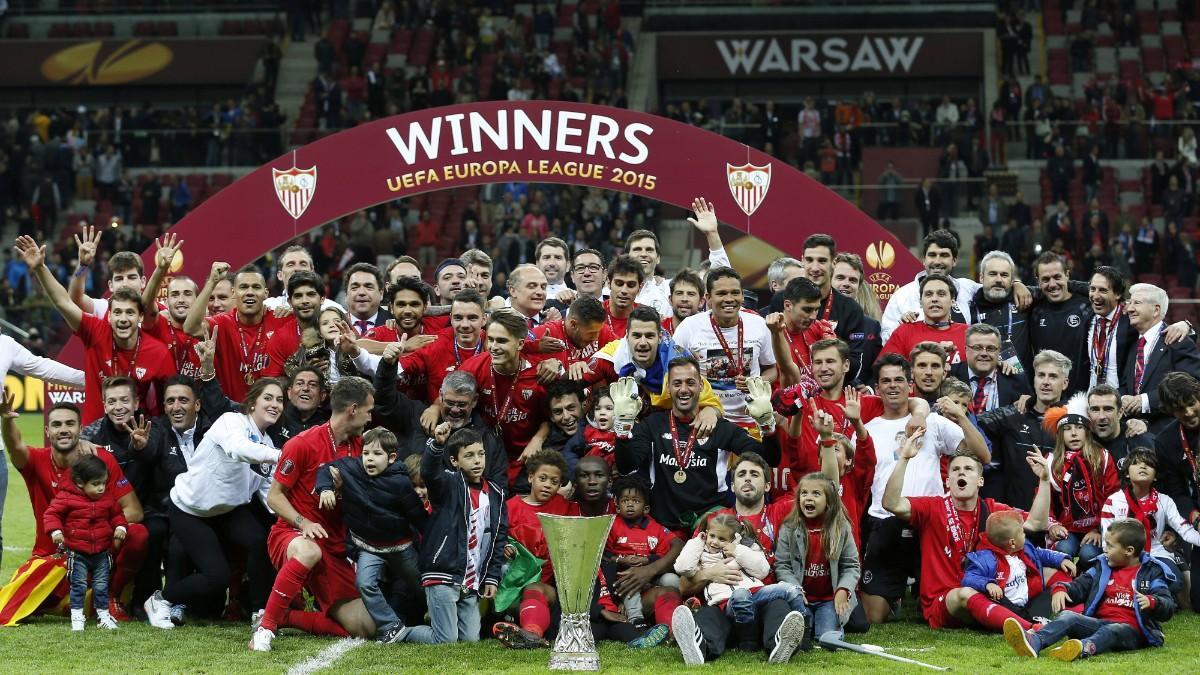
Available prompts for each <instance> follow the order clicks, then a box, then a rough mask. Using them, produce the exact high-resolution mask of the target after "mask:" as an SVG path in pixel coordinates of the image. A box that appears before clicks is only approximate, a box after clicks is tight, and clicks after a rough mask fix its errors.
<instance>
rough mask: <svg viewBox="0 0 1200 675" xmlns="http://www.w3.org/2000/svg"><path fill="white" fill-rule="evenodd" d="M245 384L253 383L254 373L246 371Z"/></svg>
mask: <svg viewBox="0 0 1200 675" xmlns="http://www.w3.org/2000/svg"><path fill="white" fill-rule="evenodd" d="M246 384H254V373H246Z"/></svg>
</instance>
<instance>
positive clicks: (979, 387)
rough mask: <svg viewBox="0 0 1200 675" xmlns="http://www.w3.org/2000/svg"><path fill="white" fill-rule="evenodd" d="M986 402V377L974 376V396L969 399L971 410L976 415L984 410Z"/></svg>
mask: <svg viewBox="0 0 1200 675" xmlns="http://www.w3.org/2000/svg"><path fill="white" fill-rule="evenodd" d="M986 404H987V378H986V377H976V378H975V398H973V399H971V412H973V413H975V414H976V415H978V414H980V413H982V412H984V410H983V408H984V406H985V405H986Z"/></svg>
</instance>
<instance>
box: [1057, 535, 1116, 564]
mask: <svg viewBox="0 0 1200 675" xmlns="http://www.w3.org/2000/svg"><path fill="white" fill-rule="evenodd" d="M1082 541H1083V535H1082V534H1076V533H1074V532H1068V533H1067V538H1066V539H1063V540H1062V541H1060V542H1058V543H1056V544H1055V545H1054V550H1055V551H1058V552H1059V553H1066V554H1067V555H1068V556H1071V557H1072V558H1074V557H1076V556H1078V557H1079V564H1080V565H1088V564H1090V563H1091V560H1092V558H1095V557H1096V556H1098V555H1100V554H1101V553H1104V550H1103V549H1101V548H1100V547H1099V546H1095V545H1093V544H1083V543H1081V542H1082Z"/></svg>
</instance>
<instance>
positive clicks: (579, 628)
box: [538, 513, 613, 670]
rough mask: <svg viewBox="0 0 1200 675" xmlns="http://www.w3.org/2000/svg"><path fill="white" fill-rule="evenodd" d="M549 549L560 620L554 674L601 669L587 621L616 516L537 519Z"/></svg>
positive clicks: (552, 661)
mask: <svg viewBox="0 0 1200 675" xmlns="http://www.w3.org/2000/svg"><path fill="white" fill-rule="evenodd" d="M538 520H540V521H541V523H542V532H543V533H544V534H545V535H546V543H547V544H548V545H549V547H550V562H551V563H552V564H553V565H554V581H555V584H556V585H557V587H558V605H559V607H560V608H561V610H562V619H561V621H560V622H559V625H558V638H557V639H555V640H554V650H553V651H552V652H551V654H550V669H551V670H600V654H599V653H597V652H596V638H595V636H593V635H592V622H591V619H590V617H589V614H590V609H591V606H592V591H593V590H594V588H595V586H596V575H597V573H598V572H599V571H600V556H601V555H602V554H603V553H604V542H605V541H606V540H607V539H608V530H609V528H611V527H612V524H613V516H597V517H592V518H583V517H578V516H551V515H546V514H544V513H539V514H538Z"/></svg>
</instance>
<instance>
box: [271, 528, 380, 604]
mask: <svg viewBox="0 0 1200 675" xmlns="http://www.w3.org/2000/svg"><path fill="white" fill-rule="evenodd" d="M300 536H302V535H301V534H300V532H299V531H298V530H296V529H295V528H292V527H280V525H279V524H278V523H276V524H275V526H273V527H272V528H271V531H270V532H269V533H267V554H268V555H270V556H271V564H272V565H274V566H275V569H281V568H282V567H283V565H284V563H286V562H287V549H288V545H289V544H291V543H292V540H293V539H295V538H297V537H300ZM316 544H317V545H318V546H320V545H321V544H320V542H319V541H318V542H316ZM321 552H322V555H321V561H320V562H318V563H317V565H316V566H315V567H313V568H312V571H311V572H309V574H308V580H307V581H306V582H305V583H304V587H305V588H307V589H308V592H309V593H312V596H313V597H314V598H316V599H317V602H319V603H320V605H321V610H322V611H325V612H328V611H329V608H331V607H333V606H334V605H336V604H337V603H339V602H342V601H344V600H354V599H357V598H358V597H359V595H358V586H357V584H356V583H355V577H354V568H353V567H352V566H351V565H350V561H349V560H346V557H345V556H344V555H338V554H335V553H330V552H329V551H328V550H326V548H325V547H324V546H321Z"/></svg>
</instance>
